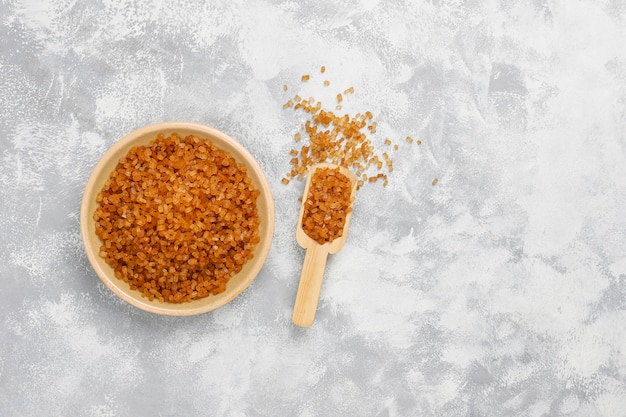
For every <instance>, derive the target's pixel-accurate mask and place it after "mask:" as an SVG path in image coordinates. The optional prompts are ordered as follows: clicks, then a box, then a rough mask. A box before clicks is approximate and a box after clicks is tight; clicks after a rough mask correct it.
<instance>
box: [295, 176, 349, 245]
mask: <svg viewBox="0 0 626 417" xmlns="http://www.w3.org/2000/svg"><path fill="white" fill-rule="evenodd" d="M351 191H352V184H351V183H350V179H349V178H348V177H346V176H345V175H343V174H342V173H341V172H340V171H339V168H318V169H316V170H315V172H314V173H313V177H312V178H311V183H310V185H309V191H308V193H307V196H306V201H305V202H304V213H303V216H302V229H303V230H304V232H305V233H306V234H307V235H308V236H309V237H310V238H311V239H313V240H315V241H317V242H318V243H320V244H324V243H328V242H332V241H333V240H335V239H336V238H338V237H341V236H342V235H343V228H344V226H345V224H346V216H347V215H348V213H350V210H351V200H350V198H351Z"/></svg>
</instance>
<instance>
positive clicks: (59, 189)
mask: <svg viewBox="0 0 626 417" xmlns="http://www.w3.org/2000/svg"><path fill="white" fill-rule="evenodd" d="M0 52H1V54H0V415H2V416H70V415H71V416H102V417H104V416H285V417H296V416H297V417H313V416H381V417H382V416H447V417H469V416H472V417H479V416H484V417H487V416H496V417H499V416H527V417H541V416H572V417H595V416H626V388H625V384H626V324H625V323H626V149H625V147H626V4H625V3H624V2H623V1H610V0H595V1H593V0H573V1H569V0H532V1H484V2H480V1H469V0H468V1H461V0H449V1H445V0H432V1H406V2H399V1H398V2H391V1H389V2H384V1H376V0H364V1H351V2H348V3H346V4H344V5H342V6H340V5H338V4H337V3H336V2H332V1H318V2H314V1H306V2H296V1H258V0H253V1H246V2H243V1H223V2H208V3H205V2H203V1H193V0H188V1H157V0H141V1H135V0H121V1H111V0H102V1H98V0H86V1H78V2H77V1H52V2H42V1H36V0H24V1H19V0H16V1H11V0H9V1H1V2H0ZM321 65H325V66H326V67H327V69H328V70H327V73H326V74H325V75H326V76H325V77H324V78H328V79H329V80H330V81H331V82H332V84H331V86H330V87H327V88H324V87H323V85H322V83H321V82H322V80H323V78H322V77H321V75H320V74H319V67H320V66H321ZM307 73H308V74H311V75H312V76H313V77H312V79H311V81H309V82H308V83H306V84H302V83H300V76H301V75H302V74H307ZM283 84H288V85H289V86H290V90H289V91H288V92H284V91H283V89H282V86H283ZM349 86H354V88H355V93H354V94H353V95H351V96H349V97H348V98H347V100H346V102H345V103H344V104H345V106H344V110H346V111H348V112H350V113H351V114H354V113H356V112H359V111H360V112H363V111H365V110H371V111H372V112H373V113H374V115H375V118H376V120H377V121H378V124H379V129H378V130H379V132H378V134H377V135H375V136H373V137H372V140H373V141H374V144H375V146H376V147H377V148H378V149H382V148H383V147H384V146H383V141H384V138H385V137H386V136H388V137H390V138H392V139H393V140H394V141H395V142H396V143H398V144H399V145H400V146H399V149H398V151H396V152H392V153H391V156H392V158H393V160H394V167H395V169H394V172H393V173H392V174H391V175H390V184H389V186H388V187H384V188H383V187H382V186H381V185H380V184H367V185H366V186H365V187H363V188H362V189H361V190H360V191H359V194H358V196H357V200H358V201H357V203H356V207H355V211H354V216H353V218H352V225H351V230H350V235H349V237H348V240H347V242H346V245H345V247H344V249H343V251H342V252H340V253H339V254H337V255H334V256H332V257H331V258H330V259H329V263H328V266H327V270H326V279H325V281H324V286H323V289H322V295H321V300H320V306H319V310H318V315H317V320H316V322H315V324H314V326H313V327H311V328H310V329H300V328H296V327H294V326H293V325H292V324H291V309H292V306H293V302H294V299H295V292H296V288H297V284H298V278H299V273H300V267H301V264H302V260H303V257H304V252H303V250H302V249H300V248H299V247H298V246H297V244H296V242H295V237H294V231H295V222H296V216H297V212H298V207H299V206H298V204H299V203H298V201H297V199H298V197H299V194H300V193H301V191H302V183H301V182H292V183H291V184H289V185H288V186H285V185H283V184H281V182H280V180H281V178H282V176H283V175H284V174H285V173H286V172H287V171H288V169H289V158H290V156H289V150H290V149H291V148H292V147H293V146H294V142H293V134H294V133H295V132H296V131H297V130H298V128H299V126H300V124H301V123H303V122H304V120H305V118H304V116H303V115H302V114H301V113H294V112H293V111H291V110H290V111H283V109H282V104H283V103H284V102H285V101H286V100H287V99H288V98H290V97H292V96H293V94H295V93H296V92H300V93H301V94H302V95H303V96H306V97H308V96H309V95H312V96H314V97H316V98H319V99H322V100H323V101H325V102H327V103H329V104H330V103H331V102H332V99H333V97H334V94H335V93H337V92H338V91H343V89H345V88H347V87H349ZM333 106H334V105H333ZM333 106H331V109H332V107H333ZM166 120H185V121H192V122H198V123H203V124H207V125H211V126H214V127H216V128H218V129H220V130H223V131H224V132H226V133H227V134H229V135H231V136H232V137H234V138H236V139H237V140H239V141H240V142H241V143H242V144H243V145H244V146H246V147H247V148H248V149H249V150H250V152H251V153H252V154H254V155H255V156H256V157H257V159H258V161H259V163H260V164H261V166H262V167H263V168H264V169H265V170H266V173H267V176H268V179H269V180H270V182H271V185H272V188H273V192H274V197H275V200H276V212H277V218H278V223H277V225H276V233H275V237H274V244H273V247H272V250H271V252H270V255H269V257H268V260H267V263H266V265H265V267H264V269H263V271H262V273H261V274H260V275H259V277H258V278H257V280H256V281H255V282H254V283H253V284H252V286H251V287H249V288H248V289H247V290H246V291H245V292H244V293H243V294H242V295H241V296H240V297H238V298H237V299H236V300H235V301H234V302H232V303H231V304H229V305H227V306H226V307H223V308H221V309H219V310H217V311H215V312H212V313H207V314H204V315H200V316H195V317H190V318H173V317H161V316H155V315H151V314H148V313H145V312H143V311H140V310H137V309H135V308H133V307H131V306H130V305H128V304H126V303H124V302H122V301H120V300H119V299H117V298H116V297H115V296H114V295H113V294H112V293H111V292H110V291H109V290H108V289H107V288H106V287H104V286H103V284H102V283H101V282H100V281H99V279H98V278H97V276H96V275H95V273H94V272H93V270H92V268H91V267H90V265H89V263H88V262H87V259H86V256H85V254H84V252H83V248H82V242H81V238H80V234H79V222H78V213H79V204H80V199H81V196H82V190H83V187H84V185H85V183H86V180H87V177H88V175H89V173H90V172H91V169H92V168H93V167H94V165H95V163H96V162H97V161H98V159H99V157H100V156H101V155H102V154H103V153H104V152H105V150H106V149H107V148H108V147H109V146H111V145H112V144H113V143H115V141H116V140H118V139H119V138H120V137H122V136H123V135H124V134H126V133H128V132H130V131H131V130H134V129H135V128H137V127H140V126H143V125H146V124H149V123H153V122H159V121H166ZM407 135H410V136H412V137H414V138H416V139H418V138H419V139H421V140H422V141H423V144H422V145H421V146H418V145H416V144H412V145H410V144H408V143H406V142H404V141H403V138H404V137H406V136H407ZM434 178H438V179H439V182H438V184H437V185H435V186H433V185H431V182H432V180H433V179H434Z"/></svg>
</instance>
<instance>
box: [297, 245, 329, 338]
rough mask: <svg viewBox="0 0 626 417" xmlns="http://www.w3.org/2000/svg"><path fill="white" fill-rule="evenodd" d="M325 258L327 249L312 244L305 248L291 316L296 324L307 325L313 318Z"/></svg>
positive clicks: (311, 322) (322, 277)
mask: <svg viewBox="0 0 626 417" xmlns="http://www.w3.org/2000/svg"><path fill="white" fill-rule="evenodd" d="M327 258H328V251H327V250H326V249H325V248H323V247H321V246H320V245H313V246H311V247H309V248H308V249H307V250H306V255H305V256H304V264H303V265H302V273H301V274H300V284H299V285H298V293H297V294H296V303H295V305H294V307H293V316H292V318H291V319H292V320H293V323H294V324H295V325H296V326H300V327H309V326H311V325H312V324H313V321H314V320H315V312H316V311H317V303H318V301H319V298H320V290H321V288H322V280H323V279H324V268H325V267H326V259H327Z"/></svg>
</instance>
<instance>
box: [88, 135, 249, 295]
mask: <svg viewBox="0 0 626 417" xmlns="http://www.w3.org/2000/svg"><path fill="white" fill-rule="evenodd" d="M258 196H259V191H258V190H257V189H255V187H254V186H253V184H252V181H251V179H250V177H249V176H248V174H247V170H246V167H245V166H244V165H242V164H238V163H237V161H236V160H235V159H234V158H233V157H232V156H231V155H230V154H229V153H227V152H225V151H223V150H220V149H218V148H216V147H215V146H214V145H213V144H212V143H211V142H209V141H208V140H205V139H200V138H198V137H195V136H187V137H185V138H180V137H179V136H177V135H176V134H172V135H170V136H168V137H164V136H163V135H161V134H159V135H158V137H157V138H156V139H155V140H154V141H153V142H152V143H151V144H150V145H148V146H139V147H134V148H132V149H131V150H130V151H129V152H128V154H127V155H126V156H125V157H124V158H122V159H121V160H120V161H119V163H118V165H117V167H116V168H115V170H114V171H113V172H112V173H111V174H110V177H109V179H108V180H107V181H106V183H105V185H104V187H103V189H102V190H101V192H100V193H99V194H98V196H97V202H98V203H99V206H98V208H97V209H96V211H95V213H94V216H93V217H94V220H95V221H96V234H97V235H98V237H100V239H101V241H102V246H101V247H100V256H101V257H103V258H104V259H105V260H106V261H107V263H108V264H109V265H111V267H112V268H113V270H114V271H115V275H116V276H117V277H118V278H119V279H122V280H124V281H126V282H127V283H128V284H130V287H131V288H132V289H137V290H139V291H141V292H142V293H143V295H144V296H146V297H148V298H149V299H150V300H153V299H155V298H156V299H158V300H160V301H165V302H183V301H190V300H195V299H199V298H203V297H207V296H209V295H210V294H218V293H220V292H223V291H224V290H225V289H226V284H227V282H228V281H229V280H230V278H232V277H233V276H234V275H235V274H236V273H238V272H239V271H241V269H242V268H243V265H244V264H245V263H246V262H247V261H248V260H249V259H251V258H252V257H253V253H252V252H253V250H254V248H255V246H256V244H257V243H258V242H259V233H258V229H259V224H260V219H259V216H258V212H257V206H256V200H257V198H258Z"/></svg>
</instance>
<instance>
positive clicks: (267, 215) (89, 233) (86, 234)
mask: <svg viewBox="0 0 626 417" xmlns="http://www.w3.org/2000/svg"><path fill="white" fill-rule="evenodd" d="M159 133H162V134H163V135H165V136H168V135H170V134H172V133H177V134H178V136H180V137H181V138H183V137H185V136H187V135H195V136H197V137H199V138H203V139H208V140H209V141H211V142H212V143H213V144H214V145H215V146H216V147H218V148H220V149H222V150H224V151H227V152H228V153H230V154H231V155H232V156H233V157H234V158H235V159H236V160H237V162H239V163H242V164H244V165H245V166H246V168H247V171H248V176H249V177H250V179H251V180H252V182H253V184H254V186H255V187H256V188H257V189H258V190H259V191H260V195H259V197H258V199H257V209H258V214H259V217H260V219H261V224H260V226H259V237H260V242H259V243H258V244H257V245H256V247H255V249H254V251H253V254H254V257H253V258H252V259H250V260H249V261H248V262H247V263H246V264H245V265H244V266H243V269H242V270H241V271H240V272H239V273H238V274H236V275H235V276H233V277H232V278H231V279H230V281H228V284H227V287H226V290H225V291H224V292H222V293H220V294H217V295H210V296H208V297H206V298H202V299H198V300H193V301H189V302H184V303H168V302H160V301H158V300H156V299H155V300H153V301H150V300H149V299H148V298H147V297H144V296H142V293H141V291H140V290H132V289H131V288H130V285H129V284H128V283H126V282H125V281H123V280H121V279H118V278H117V277H115V274H114V272H113V269H112V268H111V266H109V264H107V263H106V261H105V260H104V259H103V258H101V257H100V256H99V254H98V253H99V250H100V247H101V245H102V242H101V240H100V238H99V237H98V236H97V235H96V232H95V223H96V222H95V220H94V219H93V215H94V212H95V210H96V208H97V207H98V203H97V202H96V196H97V195H98V193H99V192H100V191H101V190H102V188H103V186H104V183H105V181H106V180H107V179H108V178H109V175H110V174H111V172H112V171H113V170H114V169H115V167H116V166H117V163H118V161H119V160H120V159H121V158H123V157H124V156H126V154H127V153H128V151H129V150H130V149H131V148H132V147H134V146H141V145H148V144H149V143H150V142H151V141H153V140H154V139H156V137H157V135H158V134H159ZM80 228H81V234H82V239H83V245H84V247H85V252H86V254H87V258H88V259H89V262H90V263H91V265H92V266H93V268H94V270H95V272H96V274H97V275H98V277H99V278H100V279H101V280H102V282H103V283H104V284H105V285H106V286H107V287H108V288H109V289H111V291H113V292H114V293H115V294H116V295H117V296H119V297H120V298H121V299H123V300H124V301H126V302H128V303H130V304H132V305H133V306H135V307H138V308H140V309H142V310H145V311H149V312H151V313H156V314H165V315H172V316H190V315H194V314H200V313H205V312H208V311H211V310H214V309H216V308H219V307H221V306H223V305H225V304H226V303H228V302H230V301H232V300H233V299H234V298H235V297H237V296H238V295H239V294H241V293H242V292H243V291H244V290H245V289H246V288H247V287H248V286H249V285H250V284H251V283H252V281H253V280H254V279H255V278H256V276H257V275H258V273H259V272H260V270H261V268H262V266H263V264H264V262H265V260H266V258H267V255H268V253H269V250H270V246H271V244H272V237H273V234H274V200H273V198H272V193H271V190H270V187H269V184H268V182H267V179H266V177H265V174H264V173H263V170H262V169H261V167H260V166H259V164H258V163H257V161H256V160H255V159H254V157H253V156H252V155H251V154H250V153H249V152H248V151H247V150H246V149H245V148H244V147H243V146H242V145H241V144H239V143H238V142H237V141H235V140H234V139H232V138H230V137H229V136H228V135H226V134H224V133H222V132H220V131H218V130H216V129H214V128H211V127H208V126H203V125H199V124H194V123H184V122H165V123H157V124H153V125H149V126H146V127H142V128H140V129H137V130H135V131H134V132H132V133H129V134H128V135H126V136H124V137H123V138H122V139H120V140H119V141H118V142H117V143H115V144H114V145H113V146H112V147H111V148H110V149H109V150H108V151H107V152H106V153H105V154H104V156H103V157H102V159H100V161H99V162H98V164H97V165H96V166H95V168H94V170H93V172H92V173H91V176H90V177H89V180H88V182H87V185H86V187H85V191H84V194H83V199H82V204H81V209H80Z"/></svg>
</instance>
